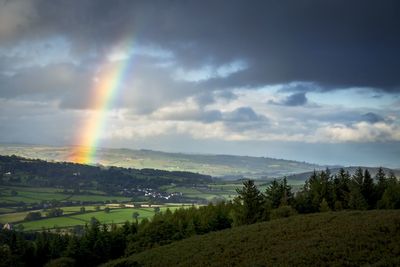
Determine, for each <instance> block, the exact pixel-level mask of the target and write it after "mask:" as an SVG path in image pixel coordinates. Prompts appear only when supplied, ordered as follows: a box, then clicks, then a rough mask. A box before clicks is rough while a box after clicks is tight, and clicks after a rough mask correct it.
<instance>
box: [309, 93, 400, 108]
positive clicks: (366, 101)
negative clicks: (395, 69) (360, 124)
mask: <svg viewBox="0 0 400 267" xmlns="http://www.w3.org/2000/svg"><path fill="white" fill-rule="evenodd" d="M307 98H308V100H309V101H310V102H314V103H317V104H319V105H329V106H342V107H347V108H377V109H379V108H387V107H388V106H390V105H392V104H393V102H394V101H395V98H396V96H393V95H390V94H385V93H381V94H379V95H378V94H376V91H375V92H374V91H373V90H371V89H369V88H350V89H346V90H335V91H327V92H308V93H307Z"/></svg>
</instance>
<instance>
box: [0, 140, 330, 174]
mask: <svg viewBox="0 0 400 267" xmlns="http://www.w3.org/2000/svg"><path fill="white" fill-rule="evenodd" d="M71 153H72V148H71V147H49V146H36V145H10V144H4V145H0V155H17V156H22V157H26V158H39V159H43V160H48V161H54V160H55V161H65V160H66V159H68V158H70V156H71ZM97 157H98V158H99V162H98V163H100V164H102V165H104V166H119V167H125V168H137V169H143V168H151V169H160V170H168V171H188V172H195V173H202V174H207V175H211V176H215V177H222V178H227V179H238V178H243V177H247V178H254V179H259V178H263V177H280V176H284V175H289V174H294V173H301V172H309V171H312V170H314V169H317V170H318V169H322V168H324V167H323V166H319V165H316V164H309V163H305V162H298V161H290V160H283V159H273V158H264V157H246V156H230V155H199V154H182V153H165V152H159V151H152V150H130V149H99V150H98V152H97ZM303 180H304V179H303Z"/></svg>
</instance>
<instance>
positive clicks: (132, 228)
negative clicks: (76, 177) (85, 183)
mask: <svg viewBox="0 0 400 267" xmlns="http://www.w3.org/2000/svg"><path fill="white" fill-rule="evenodd" d="M375 178H376V179H375V181H374V179H373V178H372V177H371V176H370V174H369V172H368V170H362V169H358V170H357V172H356V173H355V174H354V175H352V176H350V175H349V174H348V173H347V172H345V171H344V170H342V171H341V172H339V174H337V175H335V176H332V175H330V173H329V171H328V170H327V171H322V172H318V173H317V172H315V173H313V175H312V176H311V177H310V178H309V179H308V180H307V181H306V184H305V186H304V188H303V189H302V190H300V191H299V192H298V193H297V194H293V193H292V191H291V186H289V185H288V184H287V182H286V179H283V180H280V181H277V180H275V181H273V182H272V183H271V184H270V185H269V186H268V187H267V189H266V190H265V192H264V193H261V192H260V191H259V189H258V188H257V186H256V185H255V184H254V182H253V181H252V180H246V181H244V182H243V188H242V189H237V193H238V196H237V197H236V198H235V199H234V201H233V202H221V203H217V204H210V205H208V206H202V207H199V208H196V207H191V208H187V209H177V210H175V211H174V212H172V211H170V210H165V211H164V212H162V211H161V210H158V211H155V213H156V215H155V216H154V217H153V218H152V219H151V220H148V219H146V218H144V219H142V220H141V221H140V222H139V221H138V220H136V219H135V220H134V221H133V222H126V223H125V224H123V225H122V226H120V227H118V226H117V225H115V224H111V225H106V224H103V225H102V224H101V223H100V222H99V221H98V220H96V219H95V218H92V219H90V222H89V223H88V224H87V226H86V227H84V228H80V229H75V230H76V231H75V232H74V234H72V235H66V234H61V235H60V234H52V233H49V232H36V233H26V232H15V231H8V230H3V231H2V232H1V235H0V246H1V250H0V253H1V256H2V257H3V258H5V259H7V260H6V261H4V262H5V263H6V264H7V265H11V266H14V265H22V266H24V265H28V264H29V265H30V266H34V265H35V264H37V266H41V265H43V264H44V263H49V264H60V262H68V263H70V265H69V266H95V265H97V264H100V263H104V262H106V261H109V260H111V259H116V258H119V257H127V258H126V259H120V260H118V261H116V262H114V263H110V264H112V265H111V266H132V265H134V264H135V262H138V263H137V264H136V265H138V266H140V265H142V264H144V266H148V265H150V266H160V265H162V266H171V265H172V266H174V265H183V266H187V265H192V264H194V265H197V266H204V265H206V266H207V265H214V266H226V265H228V266H229V265H237V266H243V265H247V266H257V265H261V266H263V265H264V264H267V265H268V264H272V265H326V264H331V265H333V264H337V265H347V266H355V265H357V266H358V265H363V264H376V265H378V266H386V265H397V264H399V263H400V258H399V256H398V255H399V252H400V242H399V241H400V213H399V212H398V211H394V210H393V211H370V212H366V211H364V212H363V211H357V212H350V211H349V210H365V209H376V208H379V209H393V208H400V182H399V181H398V180H397V178H396V177H395V176H394V175H393V174H389V175H386V174H385V173H384V172H383V170H382V169H381V170H380V171H379V172H378V174H377V175H376V177H375ZM342 209H346V210H347V211H345V212H344V211H339V210H342ZM330 210H337V211H338V212H336V213H332V212H327V211H330ZM318 211H319V212H321V213H322V212H324V213H323V214H319V215H318V214H314V215H308V216H304V215H301V216H300V215H298V216H293V215H296V214H298V213H311V212H318ZM104 212H105V213H107V212H106V211H104ZM109 212H110V213H111V212H112V211H111V210H109ZM35 216H36V215H35ZM286 217H289V218H287V219H286V220H283V219H282V218H286ZM136 218H137V217H136ZM277 219H279V220H277ZM264 221H271V222H268V223H262V224H255V223H260V222H264ZM251 224H253V225H252V226H249V227H243V225H251ZM232 227H234V228H235V229H233V230H232V232H229V231H228V232H220V233H214V234H211V235H206V236H204V237H193V239H188V240H186V241H183V242H182V243H176V244H172V245H171V246H167V247H163V248H158V247H159V246H164V245H168V244H170V243H173V242H175V241H179V240H182V239H187V238H190V237H192V236H194V235H203V234H207V233H209V232H215V231H220V230H224V229H227V228H232ZM175 246H176V247H175ZM153 253H154V254H153ZM165 253H168V255H165ZM289 253H290V254H289ZM132 255H133V256H132ZM155 257H158V258H155ZM232 258H233V259H232ZM53 261H54V262H53ZM32 263H34V264H33V265H32Z"/></svg>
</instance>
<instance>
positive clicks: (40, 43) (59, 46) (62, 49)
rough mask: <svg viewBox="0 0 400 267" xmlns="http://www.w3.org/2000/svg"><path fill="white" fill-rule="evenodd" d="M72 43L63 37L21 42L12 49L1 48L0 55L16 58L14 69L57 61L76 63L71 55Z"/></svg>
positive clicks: (55, 62)
mask: <svg viewBox="0 0 400 267" xmlns="http://www.w3.org/2000/svg"><path fill="white" fill-rule="evenodd" d="M70 50H71V49H70V44H69V43H68V42H67V40H66V39H65V38H63V37H60V36H56V37H51V38H48V39H45V40H37V41H30V42H21V43H19V44H18V45H17V46H15V47H13V48H11V49H6V48H3V49H0V57H8V58H15V59H16V60H15V64H13V65H12V66H11V67H12V69H14V70H15V69H20V68H27V67H32V66H46V65H49V64H57V63H76V60H74V59H73V58H72V57H71V55H70Z"/></svg>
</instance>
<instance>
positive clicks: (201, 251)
mask: <svg viewBox="0 0 400 267" xmlns="http://www.w3.org/2000/svg"><path fill="white" fill-rule="evenodd" d="M135 263H136V265H135ZM399 265H400V211H399V210H373V211H347V212H329V213H317V214H310V215H298V216H293V217H289V218H285V219H277V220H273V221H269V222H264V223H257V224H253V225H249V226H242V227H237V228H232V229H227V230H223V231H219V232H213V233H209V234H206V235H200V236H194V237H191V238H188V239H185V240H182V241H177V242H175V243H172V244H169V245H165V246H161V247H157V248H153V249H150V250H147V251H144V252H141V253H138V254H134V255H132V256H131V257H129V258H125V259H120V260H116V261H112V262H109V263H108V264H105V265H103V266H107V267H112V266H115V267H116V266H118V267H124V266H191V267H195V266H399Z"/></svg>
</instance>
